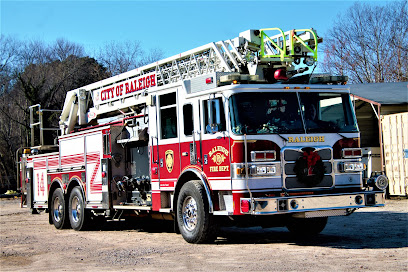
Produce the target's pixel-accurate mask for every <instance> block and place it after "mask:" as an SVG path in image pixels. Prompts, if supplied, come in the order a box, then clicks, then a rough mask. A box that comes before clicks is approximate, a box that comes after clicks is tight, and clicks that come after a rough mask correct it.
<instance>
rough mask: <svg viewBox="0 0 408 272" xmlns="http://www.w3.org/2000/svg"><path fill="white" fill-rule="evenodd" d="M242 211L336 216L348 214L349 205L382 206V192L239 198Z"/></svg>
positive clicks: (248, 212)
mask: <svg viewBox="0 0 408 272" xmlns="http://www.w3.org/2000/svg"><path fill="white" fill-rule="evenodd" d="M248 201H249V203H250V209H249V211H243V203H244V202H246V203H248ZM240 203H241V212H242V213H243V214H253V215H267V214H285V213H303V214H302V215H303V216H305V217H308V216H309V217H320V216H336V215H347V214H349V212H348V209H359V208H365V207H382V206H384V204H385V194H384V192H378V191H376V192H373V191H367V192H359V193H347V194H327V195H309V196H288V197H261V198H253V201H251V199H250V198H241V202H240Z"/></svg>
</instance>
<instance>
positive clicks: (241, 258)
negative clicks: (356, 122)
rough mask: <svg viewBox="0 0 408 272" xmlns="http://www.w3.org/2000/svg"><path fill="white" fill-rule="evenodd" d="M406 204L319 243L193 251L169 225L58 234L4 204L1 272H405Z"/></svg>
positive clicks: (226, 232)
mask: <svg viewBox="0 0 408 272" xmlns="http://www.w3.org/2000/svg"><path fill="white" fill-rule="evenodd" d="M407 215H408V200H406V199H405V200H388V201H387V204H386V207H384V208H367V209H361V210H359V211H357V212H355V213H354V214H352V215H351V216H348V217H332V218H330V219H329V223H328V225H327V227H326V229H325V230H324V231H323V232H322V233H321V234H320V235H319V236H318V237H316V238H313V239H298V238H294V237H292V236H291V235H290V234H289V232H288V231H287V230H286V229H285V228H271V229H262V228H247V229H239V228H225V229H223V231H222V233H221V234H220V236H219V237H218V239H217V241H216V242H215V243H213V244H204V245H193V244H188V243H186V242H185V241H184V240H183V238H182V237H181V235H178V234H175V233H173V232H171V230H170V228H168V226H166V224H163V223H160V221H159V222H158V224H156V225H155V226H154V225H148V226H145V227H143V228H141V227H140V226H129V225H127V224H124V223H122V222H108V223H106V224H105V226H104V227H103V228H102V230H98V231H84V232H77V231H74V230H72V229H66V230H57V229H55V228H54V226H53V225H49V224H48V214H45V213H41V214H39V215H32V214H31V212H30V211H29V210H28V209H21V208H19V200H18V199H12V200H9V199H8V200H5V199H2V200H0V246H1V257H0V270H1V271H79V270H82V271H147V270H151V271H186V270H194V271H275V270H278V271H293V270H302V271H339V270H340V271H364V270H367V271H368V270H371V271H408V234H407V228H408V224H407V223H408V216H407Z"/></svg>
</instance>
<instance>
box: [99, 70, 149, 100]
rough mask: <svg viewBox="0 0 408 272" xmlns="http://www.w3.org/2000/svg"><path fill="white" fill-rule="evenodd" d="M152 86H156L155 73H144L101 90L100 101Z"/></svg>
mask: <svg viewBox="0 0 408 272" xmlns="http://www.w3.org/2000/svg"><path fill="white" fill-rule="evenodd" d="M154 86H156V74H151V75H145V76H141V77H137V78H135V79H131V80H128V81H126V82H124V83H119V84H116V85H114V86H112V87H109V88H106V89H104V90H102V91H101V93H100V98H101V101H106V100H110V99H113V98H115V97H122V96H124V95H127V94H131V93H133V92H137V91H141V90H144V89H148V88H150V87H154Z"/></svg>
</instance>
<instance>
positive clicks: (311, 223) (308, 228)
mask: <svg viewBox="0 0 408 272" xmlns="http://www.w3.org/2000/svg"><path fill="white" fill-rule="evenodd" d="M327 219H328V218H327V217H316V218H290V219H289V220H288V222H287V224H286V227H287V228H288V230H289V231H290V232H291V233H293V234H294V235H296V236H313V235H317V234H319V233H320V232H322V231H323V230H324V228H325V227H326V224H327Z"/></svg>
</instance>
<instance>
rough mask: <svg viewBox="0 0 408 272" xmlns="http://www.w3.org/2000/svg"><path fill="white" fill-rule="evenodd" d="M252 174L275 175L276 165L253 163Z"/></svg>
mask: <svg viewBox="0 0 408 272" xmlns="http://www.w3.org/2000/svg"><path fill="white" fill-rule="evenodd" d="M250 169H251V170H250V172H249V173H250V174H251V175H252V176H255V175H258V176H265V175H275V174H276V167H275V166H272V165H260V166H257V165H252V166H251V167H250Z"/></svg>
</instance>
